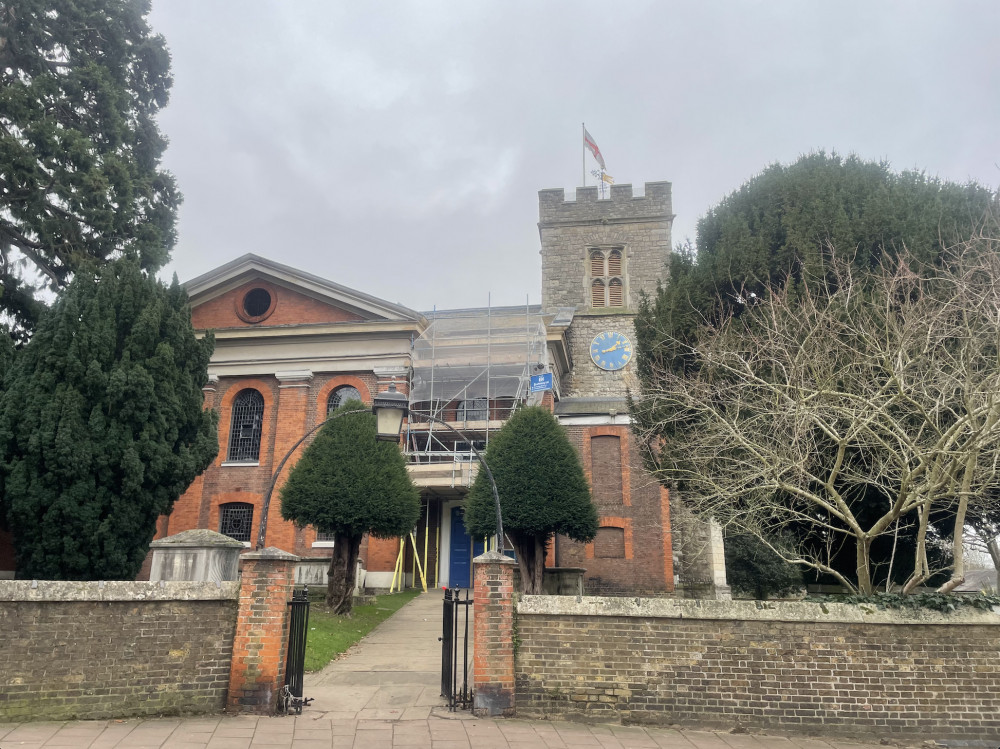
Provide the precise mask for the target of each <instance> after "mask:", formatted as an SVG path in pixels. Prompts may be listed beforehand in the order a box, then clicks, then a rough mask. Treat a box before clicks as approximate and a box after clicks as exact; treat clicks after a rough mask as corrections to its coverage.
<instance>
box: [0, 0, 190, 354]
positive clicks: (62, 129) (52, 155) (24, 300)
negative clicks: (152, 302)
mask: <svg viewBox="0 0 1000 749" xmlns="http://www.w3.org/2000/svg"><path fill="white" fill-rule="evenodd" d="M149 7H150V3H149V0H74V1H73V2H68V1H67V0H16V1H15V2H9V1H8V0H0V163H2V164H3V167H2V170H0V171H2V185H3V189H0V310H2V311H3V312H4V313H5V314H6V316H8V317H9V318H10V319H11V320H12V322H13V330H14V332H15V333H16V334H17V336H18V338H19V339H21V340H26V339H27V337H28V335H29V333H30V331H31V330H32V329H33V328H34V326H35V324H36V323H37V321H38V318H39V316H40V315H41V314H42V312H43V310H44V309H45V304H44V301H43V299H44V296H45V291H44V290H50V291H51V290H58V289H59V288H62V287H64V286H65V285H66V284H67V283H68V282H69V280H70V279H71V278H72V276H73V274H74V273H76V272H77V271H78V270H80V269H81V268H85V267H86V266H87V264H88V263H105V262H110V261H111V260H112V259H113V258H117V257H121V256H123V255H124V256H129V257H133V258H136V259H137V260H138V261H139V263H140V265H141V266H142V267H143V268H144V269H148V270H155V269H157V268H160V267H162V266H163V265H164V264H165V263H166V262H167V260H168V259H169V257H170V250H171V248H172V247H173V245H174V241H175V231H174V220H175V217H176V213H177V205H178V203H179V202H180V195H179V194H178V192H177V189H176V187H175V185H174V179H173V176H172V175H171V174H170V173H169V172H166V171H165V170H163V169H162V168H161V166H160V157H161V156H162V154H163V151H164V149H165V148H166V145H167V143H166V140H165V139H164V138H163V137H162V136H161V135H160V133H159V130H158V129H157V126H156V121H155V117H156V114H157V113H158V112H159V110H160V109H161V108H162V107H163V106H165V105H166V103H167V96H168V93H169V90H170V85H171V82H172V81H171V77H170V54H169V53H168V52H167V48H166V44H165V42H164V40H163V37H162V36H159V35H156V34H153V33H152V32H151V31H150V29H149V25H148V24H147V23H146V15H147V14H148V13H149Z"/></svg>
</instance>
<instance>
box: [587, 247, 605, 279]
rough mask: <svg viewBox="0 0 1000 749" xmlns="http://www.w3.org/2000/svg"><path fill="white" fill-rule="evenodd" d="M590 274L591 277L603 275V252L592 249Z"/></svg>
mask: <svg viewBox="0 0 1000 749" xmlns="http://www.w3.org/2000/svg"><path fill="white" fill-rule="evenodd" d="M590 275H591V277H592V278H600V277H601V276H603V275H604V253H603V252H601V251H600V250H594V251H593V252H591V253H590Z"/></svg>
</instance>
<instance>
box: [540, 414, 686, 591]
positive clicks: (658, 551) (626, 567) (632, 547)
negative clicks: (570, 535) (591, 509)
mask: <svg viewBox="0 0 1000 749" xmlns="http://www.w3.org/2000/svg"><path fill="white" fill-rule="evenodd" d="M566 431H567V433H568V435H569V437H570V441H571V442H572V443H573V445H574V446H575V447H576V449H577V450H578V451H579V453H580V460H581V462H582V463H583V470H584V472H585V473H586V474H587V480H588V481H589V482H590V485H591V486H592V487H593V486H598V487H600V486H601V483H602V482H601V480H600V479H599V478H595V476H598V477H599V475H600V473H601V472H602V471H620V475H621V494H620V496H615V495H614V493H613V492H601V491H597V492H595V493H594V502H595V504H596V505H597V514H598V519H599V523H598V524H599V526H600V528H606V529H610V528H615V529H621V531H622V552H623V553H622V556H621V557H616V556H607V555H605V554H603V553H597V552H598V549H597V543H598V541H601V542H603V541H605V540H606V539H601V538H600V536H601V535H602V534H601V533H600V531H598V534H599V538H598V540H597V541H595V542H592V543H589V544H580V543H576V542H573V541H570V540H569V539H567V538H559V539H558V540H557V541H556V560H555V561H556V566H558V567H583V568H585V569H586V570H587V572H586V574H585V576H584V580H585V586H586V590H587V592H588V593H591V594H593V595H616V594H636V593H639V594H642V595H663V594H665V593H669V592H671V591H672V590H673V589H674V569H673V550H672V544H671V538H672V536H671V530H670V503H669V499H668V496H667V491H666V489H664V488H663V487H662V486H660V485H659V484H658V483H657V482H656V481H655V480H654V479H653V478H652V477H651V476H649V474H647V473H646V472H645V471H644V470H642V468H641V456H640V455H639V454H638V449H637V447H636V445H635V439H634V437H633V435H632V432H631V430H630V429H629V428H628V427H627V426H611V425H608V426H568V427H566ZM607 436H614V437H617V438H618V439H619V446H620V448H621V453H620V456H619V457H618V458H617V459H616V458H615V456H614V455H613V454H611V453H610V452H608V451H606V452H605V453H603V454H601V453H599V454H598V455H597V460H595V456H594V451H593V450H592V449H591V445H592V441H593V440H594V439H595V438H597V439H600V438H601V437H607ZM602 461H603V462H602ZM607 540H610V539H607ZM602 546H603V543H602ZM602 551H603V549H602Z"/></svg>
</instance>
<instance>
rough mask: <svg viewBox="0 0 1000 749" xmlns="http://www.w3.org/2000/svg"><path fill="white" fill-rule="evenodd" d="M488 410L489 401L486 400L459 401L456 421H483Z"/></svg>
mask: <svg viewBox="0 0 1000 749" xmlns="http://www.w3.org/2000/svg"><path fill="white" fill-rule="evenodd" d="M488 410H489V401H487V400H486V398H471V399H469V400H466V401H461V402H460V403H459V404H458V413H457V414H456V416H457V420H458V421H485V420H486V412H487V411H488Z"/></svg>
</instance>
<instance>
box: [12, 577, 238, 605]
mask: <svg viewBox="0 0 1000 749" xmlns="http://www.w3.org/2000/svg"><path fill="white" fill-rule="evenodd" d="M239 597H240V583H239V581H238V580H233V581H227V582H182V581H163V580H161V581H158V582H147V581H139V582H136V581H132V580H94V581H70V580H0V603H3V602H14V601H34V602H39V603H44V602H49V603H56V602H73V601H80V602H83V601H223V600H234V601H235V600H238V599H239Z"/></svg>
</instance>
